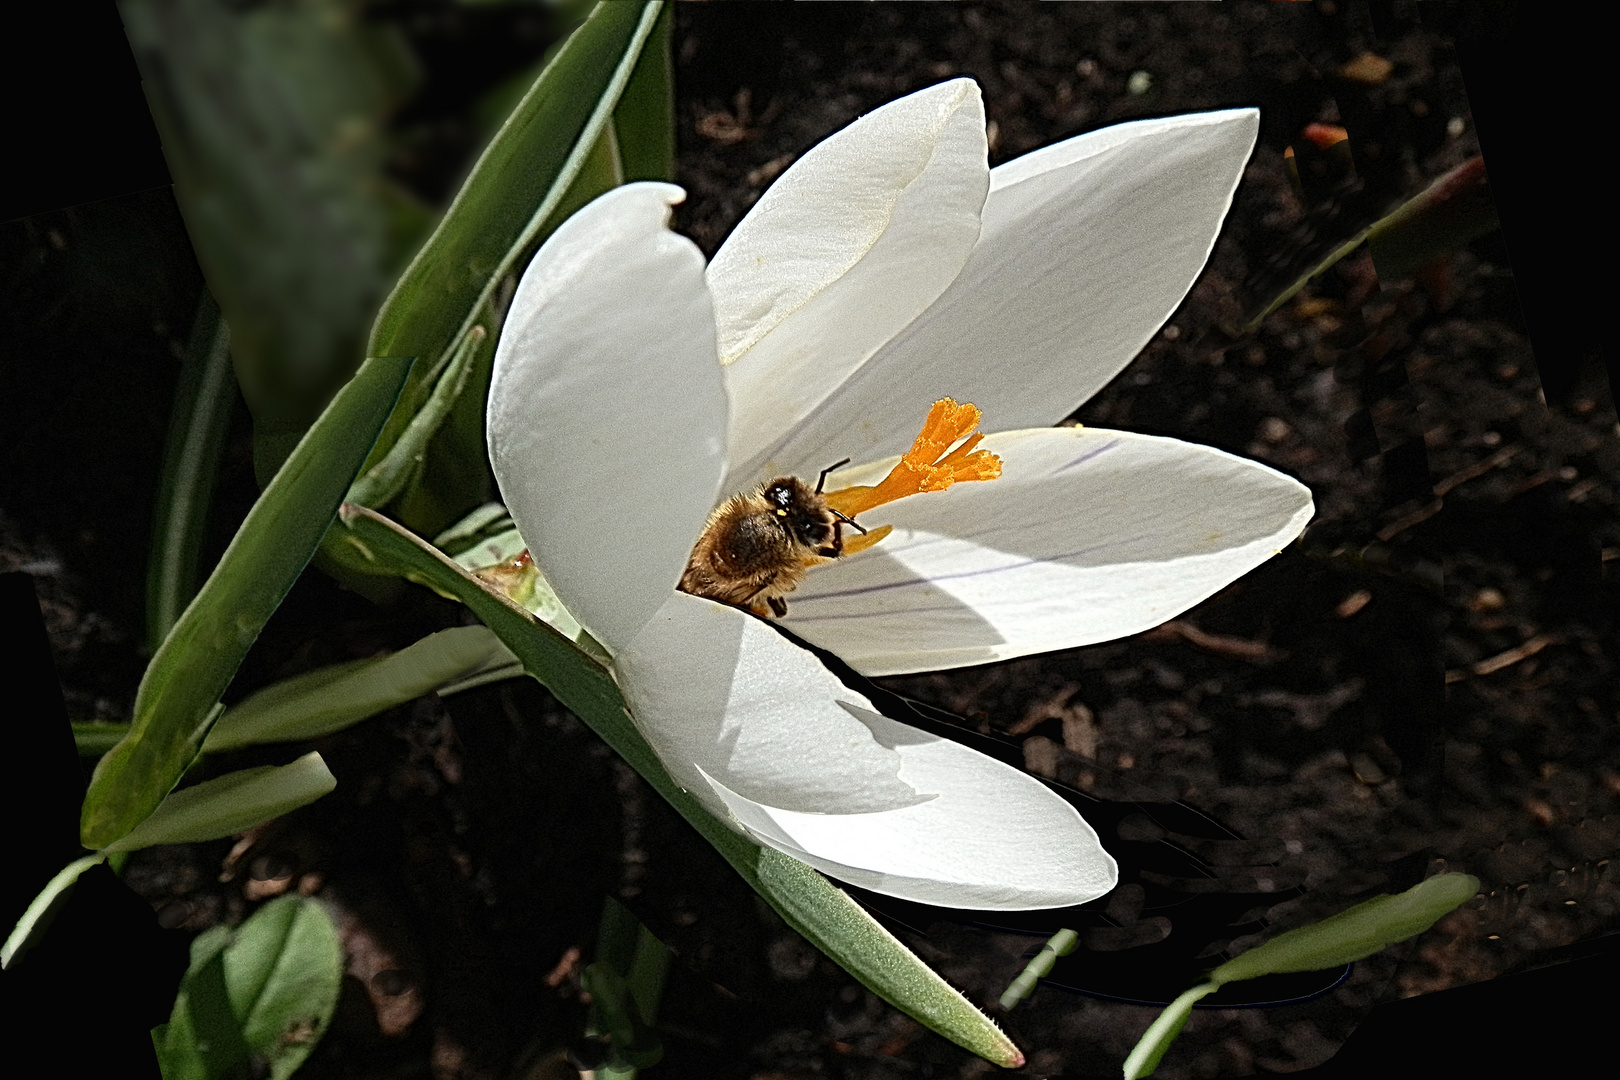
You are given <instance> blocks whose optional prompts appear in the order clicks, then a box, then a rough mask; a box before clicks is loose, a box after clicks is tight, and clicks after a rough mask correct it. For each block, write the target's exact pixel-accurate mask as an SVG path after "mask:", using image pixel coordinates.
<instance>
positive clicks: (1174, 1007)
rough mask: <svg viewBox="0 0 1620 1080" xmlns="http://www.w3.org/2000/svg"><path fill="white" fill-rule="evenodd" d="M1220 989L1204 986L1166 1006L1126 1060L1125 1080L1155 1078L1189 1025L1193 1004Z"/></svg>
mask: <svg viewBox="0 0 1620 1080" xmlns="http://www.w3.org/2000/svg"><path fill="white" fill-rule="evenodd" d="M1219 989H1220V987H1219V986H1218V985H1216V984H1215V983H1203V984H1202V985H1199V986H1195V987H1193V988H1192V989H1191V990H1188V991H1187V992H1186V993H1185V994H1182V995H1181V996H1180V997H1178V998H1176V1000H1174V1001H1172V1002H1171V1003H1170V1004H1169V1005H1167V1006H1166V1007H1165V1010H1164V1012H1162V1013H1160V1014H1159V1015H1158V1017H1157V1018H1156V1019H1155V1020H1154V1021H1153V1023H1151V1024H1149V1025H1148V1029H1147V1030H1146V1031H1144V1032H1143V1033H1142V1037H1141V1039H1139V1040H1137V1043H1136V1046H1135V1047H1134V1048H1132V1050H1131V1052H1130V1054H1129V1055H1127V1056H1126V1058H1125V1080H1138V1078H1139V1077H1143V1076H1152V1075H1153V1070H1154V1069H1157V1068H1158V1067H1159V1062H1160V1061H1162V1060H1163V1059H1164V1053H1165V1051H1166V1050H1169V1049H1170V1044H1171V1043H1173V1042H1175V1041H1176V1036H1177V1035H1180V1034H1181V1029H1182V1028H1184V1027H1186V1026H1187V1021H1188V1020H1189V1019H1190V1018H1191V1017H1192V1007H1193V1002H1195V1001H1197V1000H1198V999H1199V998H1201V997H1204V996H1206V995H1208V994H1213V993H1214V992H1215V991H1217V990H1219Z"/></svg>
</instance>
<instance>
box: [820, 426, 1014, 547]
mask: <svg viewBox="0 0 1620 1080" xmlns="http://www.w3.org/2000/svg"><path fill="white" fill-rule="evenodd" d="M979 415H980V414H979V410H978V407H977V406H975V405H966V404H965V405H958V404H957V403H956V402H954V401H952V400H951V399H950V398H943V399H941V400H939V401H936V402H934V406H933V408H931V409H929V410H928V419H927V420H925V421H923V428H922V431H921V432H919V433H918V435H917V438H916V439H915V440H914V441H913V442H912V444H911V449H910V450H907V451H906V452H905V454H904V455H902V456H901V458H900V463H899V464H898V465H896V466H895V467H894V468H893V469H892V470H891V471H890V472H889V475H888V476H886V477H884V478H883V480H882V481H881V482H879V483H878V484H876V485H875V486H861V487H850V488H844V489H843V490H841V491H834V492H831V493H829V494H828V495H827V504H828V505H829V506H831V507H832V508H833V509H834V510H837V511H838V512H839V513H841V514H845V515H847V516H849V517H854V516H855V515H857V514H862V513H865V512H866V511H868V510H871V509H872V508H873V507H877V506H882V505H883V504H884V503H891V502H894V501H895V500H896V499H903V498H905V497H906V496H908V495H917V494H920V493H922V492H925V491H944V490H945V489H946V488H948V487H950V486H951V485H952V484H954V483H956V482H957V481H958V480H994V479H995V478H996V477H998V476H1000V475H1001V459H1000V458H998V457H996V455H994V454H992V453H990V451H988V450H976V449H974V448H975V447H977V446H978V445H979V442H980V440H982V439H983V438H984V436H983V435H982V434H974V432H973V429H974V428H976V427H978V426H979ZM959 440H964V441H962V445H960V446H957V447H956V449H955V450H951V447H952V446H954V445H955V444H956V443H957V442H958V441H959ZM845 550H846V551H847V550H848V547H847V542H846V548H845Z"/></svg>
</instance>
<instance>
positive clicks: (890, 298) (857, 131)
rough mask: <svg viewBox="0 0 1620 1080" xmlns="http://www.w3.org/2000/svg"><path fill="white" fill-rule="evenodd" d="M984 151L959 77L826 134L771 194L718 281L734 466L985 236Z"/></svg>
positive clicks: (811, 401) (720, 268) (746, 223)
mask: <svg viewBox="0 0 1620 1080" xmlns="http://www.w3.org/2000/svg"><path fill="white" fill-rule="evenodd" d="M986 154H987V149H986V144H985V133H984V105H983V103H982V101H981V100H980V96H979V88H978V86H977V85H976V84H975V83H974V82H973V81H972V80H970V79H955V80H952V81H951V82H947V83H942V84H940V85H939V86H934V87H930V88H929V89H927V90H922V91H919V92H917V93H915V94H912V95H910V96H908V97H904V98H901V99H900V100H899V101H895V102H892V103H890V104H888V105H885V106H883V107H882V108H881V109H878V110H876V111H875V112H872V113H869V114H867V115H866V116H863V117H861V118H860V119H859V120H856V121H855V122H854V123H853V124H851V125H849V126H848V127H846V128H844V129H843V130H842V131H839V132H837V133H835V134H833V135H831V136H829V137H828V138H827V139H826V140H825V141H823V142H822V143H820V144H819V145H818V146H816V147H815V148H814V149H812V150H810V151H809V152H808V153H806V154H805V155H804V156H803V157H802V158H800V159H799V160H798V161H797V162H796V163H795V164H794V165H793V167H792V168H790V169H788V171H787V172H785V173H783V174H782V176H781V178H780V179H778V180H777V181H776V183H775V184H773V185H772V186H771V187H770V189H769V190H768V191H766V192H765V194H764V195H763V196H762V197H761V198H760V200H759V202H758V203H757V204H755V206H754V208H753V210H751V211H750V212H749V214H748V216H747V217H746V218H744V219H743V221H742V223H741V224H739V225H738V226H737V228H736V230H735V231H734V232H733V233H732V234H731V236H730V238H729V239H727V241H726V243H725V245H724V246H723V247H722V248H721V249H720V251H719V253H718V254H717V255H716V256H715V259H714V262H713V264H711V265H710V267H709V273H708V280H709V288H710V290H711V291H712V292H713V294H714V300H715V316H716V320H717V322H718V325H719V334H720V356H721V361H722V363H724V364H725V365H727V366H726V386H727V389H728V390H729V391H730V392H731V401H732V418H733V424H732V436H731V445H730V451H729V456H730V458H731V460H733V461H739V462H740V461H743V460H744V459H746V458H748V457H750V456H752V455H753V454H755V453H756V452H758V451H760V450H761V449H764V448H765V447H766V446H767V444H768V443H770V442H772V441H774V440H775V439H776V438H777V437H778V436H780V434H781V433H782V432H784V431H786V430H788V428H789V427H791V426H792V425H793V424H795V423H797V422H798V421H799V419H800V418H801V417H803V416H804V415H805V414H806V413H808V412H809V411H810V410H811V409H813V408H814V407H815V406H816V405H818V404H820V403H821V401H822V400H824V399H825V398H826V397H827V395H829V394H830V393H832V392H833V390H835V389H836V388H837V387H838V385H839V383H841V382H843V381H844V379H845V378H847V377H848V375H849V373H850V372H852V371H854V370H855V369H856V368H857V367H859V366H860V365H861V364H862V363H864V362H865V361H866V359H867V358H868V357H870V356H871V355H872V354H873V353H874V352H875V351H876V350H877V349H878V348H879V346H881V345H882V344H883V343H884V342H885V341H887V340H889V338H891V337H892V336H893V335H894V334H895V333H896V332H897V331H899V330H900V329H901V328H902V327H904V326H905V325H906V324H908V323H910V322H911V321H912V320H913V319H915V318H916V317H917V316H918V315H919V314H920V313H921V312H922V311H923V310H924V309H925V308H927V307H928V305H929V304H931V303H933V301H934V299H935V297H937V296H939V294H940V293H941V292H942V291H943V290H944V289H945V287H946V286H947V285H949V284H950V283H951V280H952V279H953V278H954V277H956V275H957V272H958V271H959V270H961V268H962V264H963V263H964V262H965V261H966V260H967V258H968V254H969V252H971V251H972V250H973V246H974V243H975V242H976V241H977V240H978V238H979V211H980V209H981V208H982V207H983V206H984V198H985V192H986V191H987V190H988V188H989V183H990V174H989V167H988V166H987V164H986ZM925 404H926V403H925ZM735 486H738V487H741V486H744V485H743V484H742V483H739V484H737V485H735Z"/></svg>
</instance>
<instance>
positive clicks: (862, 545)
mask: <svg viewBox="0 0 1620 1080" xmlns="http://www.w3.org/2000/svg"><path fill="white" fill-rule="evenodd" d="M892 532H894V526H893V525H879V526H878V527H877V528H875V529H868V530H867V531H866V532H864V533H856V534H855V535H854V536H846V537H844V557H845V558H848V557H849V556H851V555H858V554H860V553H861V552H863V551H865V550H866V549H867V548H869V547H871V546H872V545H873V544H875V543H877V542H878V541H879V540H881V539H883V538H884V537H885V536H888V535H889V534H890V533H892Z"/></svg>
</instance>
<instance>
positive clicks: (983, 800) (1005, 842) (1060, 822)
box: [710, 710, 1119, 911]
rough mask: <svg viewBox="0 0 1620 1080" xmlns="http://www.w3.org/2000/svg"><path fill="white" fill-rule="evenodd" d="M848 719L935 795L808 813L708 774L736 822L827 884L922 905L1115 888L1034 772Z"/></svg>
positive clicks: (1097, 850)
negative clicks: (869, 808) (866, 810)
mask: <svg viewBox="0 0 1620 1080" xmlns="http://www.w3.org/2000/svg"><path fill="white" fill-rule="evenodd" d="M852 711H854V710H852ZM857 715H860V718H861V720H862V721H863V722H865V723H866V724H868V725H869V726H870V727H871V729H872V732H873V734H874V735H875V736H876V737H877V738H878V739H879V740H881V741H883V742H885V743H886V744H888V745H891V746H893V747H895V749H896V750H897V751H898V753H899V754H900V757H901V760H902V761H903V763H904V764H903V765H902V767H901V770H900V776H901V779H903V780H906V781H908V782H910V783H911V784H912V785H913V786H914V787H916V788H917V789H918V790H919V791H922V792H937V793H938V794H939V797H938V798H937V799H934V800H932V801H930V802H925V803H920V804H918V805H916V806H909V807H905V808H903V809H899V810H890V811H888V812H886V813H877V814H805V813H795V812H793V811H790V810H782V809H778V808H775V807H770V806H762V805H760V804H759V803H757V802H754V801H752V800H749V799H746V798H744V797H743V796H741V795H738V794H737V793H735V792H732V791H729V790H727V789H726V788H725V786H724V785H722V784H720V783H719V782H718V781H714V780H713V779H712V778H710V782H711V784H712V785H713V787H714V790H715V792H716V794H718V795H719V796H720V798H721V799H723V800H724V801H725V804H726V807H727V808H728V809H729V810H730V812H731V815H732V817H733V819H734V820H736V821H737V822H738V823H739V824H741V825H742V826H743V828H744V829H745V830H746V831H747V832H748V833H749V834H750V835H751V836H753V837H754V838H755V839H757V840H758V841H759V842H760V843H763V844H767V845H769V846H770V847H774V848H776V849H777V850H778V851H782V852H785V853H786V854H789V855H792V856H793V857H794V858H796V859H799V860H801V861H803V862H806V863H809V864H810V865H811V866H814V867H815V868H816V869H818V870H821V871H823V872H824V873H827V874H830V875H831V876H833V877H835V878H838V879H840V880H842V881H847V882H849V883H850V884H852V885H859V886H861V887H862V888H864V889H871V890H872V891H873V892H880V893H884V894H886V895H889V896H899V897H903V898H905V899H907V900H916V901H919V902H921V903H925V904H938V905H941V906H944V907H959V908H981V909H991V910H1002V911H1021V910H1027V909H1031V908H1048V907H1066V906H1068V905H1070V904H1083V903H1085V902H1086V901H1088V900H1093V899H1095V898H1097V897H1099V896H1101V895H1103V894H1104V893H1106V892H1108V891H1109V890H1110V889H1112V888H1113V887H1114V885H1115V883H1116V882H1117V881H1118V879H1119V869H1118V867H1117V865H1116V864H1115V862H1114V860H1113V858H1112V857H1111V856H1110V855H1109V854H1108V852H1106V851H1104V850H1103V847H1102V844H1101V843H1100V842H1099V841H1098V839H1097V834H1096V832H1095V831H1093V830H1092V828H1091V826H1090V825H1088V824H1086V822H1085V820H1084V819H1083V818H1081V817H1080V815H1079V814H1078V813H1076V812H1075V810H1074V807H1072V806H1070V805H1069V804H1068V803H1067V802H1065V801H1064V800H1063V799H1061V798H1060V797H1058V796H1057V795H1055V794H1053V793H1052V792H1051V791H1049V790H1048V789H1047V788H1046V787H1044V786H1043V785H1042V784H1041V783H1040V782H1039V781H1037V780H1036V779H1034V778H1033V777H1031V776H1028V775H1027V774H1025V773H1022V772H1019V771H1018V770H1017V769H1014V768H1012V767H1011V766H1008V765H1004V764H1002V763H1001V762H999V761H996V760H994V759H992V758H989V757H986V756H985V755H983V754H980V753H978V752H976V751H974V750H970V749H969V748H967V747H965V746H962V745H961V744H959V743H955V742H951V741H950V740H949V739H942V738H939V737H937V736H934V735H930V734H927V733H925V732H922V731H918V730H917V729H915V728H911V727H907V726H906V725H904V724H899V723H896V722H895V721H893V720H889V719H887V718H886V717H883V716H880V715H878V714H877V713H874V712H869V711H866V710H861V711H860V712H859V713H858V714H857Z"/></svg>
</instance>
